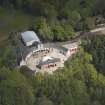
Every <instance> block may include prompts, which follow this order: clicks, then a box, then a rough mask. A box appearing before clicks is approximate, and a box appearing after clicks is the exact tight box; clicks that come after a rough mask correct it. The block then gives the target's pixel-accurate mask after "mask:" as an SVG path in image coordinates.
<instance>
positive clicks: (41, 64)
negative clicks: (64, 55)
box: [39, 58, 60, 66]
mask: <svg viewBox="0 0 105 105" xmlns="http://www.w3.org/2000/svg"><path fill="white" fill-rule="evenodd" d="M56 62H60V59H59V58H53V59H48V60H46V61H41V62H40V63H39V66H43V65H48V64H51V63H56Z"/></svg>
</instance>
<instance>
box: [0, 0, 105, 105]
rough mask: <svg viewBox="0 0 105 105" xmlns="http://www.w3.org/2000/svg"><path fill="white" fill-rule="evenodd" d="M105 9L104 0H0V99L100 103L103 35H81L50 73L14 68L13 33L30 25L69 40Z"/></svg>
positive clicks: (104, 82)
mask: <svg viewBox="0 0 105 105" xmlns="http://www.w3.org/2000/svg"><path fill="white" fill-rule="evenodd" d="M104 10H105V1H104V0H76V1H75V0H0V45H4V46H3V47H2V48H1V47H0V105H105V70H104V69H105V46H104V45H105V37H104V36H100V37H96V36H95V37H90V38H87V39H85V40H84V41H83V44H82V45H83V47H84V49H83V48H81V49H80V51H79V52H78V53H77V54H76V55H74V56H73V57H72V58H70V59H69V60H68V61H67V62H66V63H65V68H63V69H59V70H58V71H56V72H55V73H54V74H53V75H48V74H47V73H46V74H36V75H35V76H32V75H30V74H31V73H28V68H26V67H23V68H21V69H17V68H16V66H17V65H16V63H17V60H16V56H17V55H16V51H17V50H18V40H17V36H16V34H14V33H15V32H17V31H24V30H26V29H30V30H35V32H37V34H38V35H39V37H41V38H42V39H43V40H44V41H64V40H70V39H72V38H74V37H75V36H76V34H75V32H76V31H85V30H90V29H93V28H95V26H96V24H97V23H103V21H102V19H103V18H104V17H105V12H104ZM97 17H98V19H97ZM100 18H101V19H100ZM97 20H98V22H97ZM100 20H101V21H100ZM103 20H104V19H103ZM8 35H9V37H8ZM8 39H9V41H7V40H8ZM10 39H11V41H10ZM4 40H5V42H6V43H5V42H4ZM4 43H5V44H4ZM11 43H12V44H11ZM13 45H14V46H15V47H14V46H13Z"/></svg>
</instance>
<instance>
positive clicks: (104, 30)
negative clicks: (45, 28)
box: [44, 26, 105, 47]
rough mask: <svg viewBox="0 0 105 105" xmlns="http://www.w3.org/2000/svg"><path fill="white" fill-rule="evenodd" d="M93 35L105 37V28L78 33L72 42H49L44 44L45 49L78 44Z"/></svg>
mask: <svg viewBox="0 0 105 105" xmlns="http://www.w3.org/2000/svg"><path fill="white" fill-rule="evenodd" d="M93 35H105V26H103V27H98V28H96V29H93V30H90V31H88V32H80V33H78V35H77V37H75V38H74V39H72V40H70V41H65V42H48V43H46V44H44V46H45V47H57V46H59V45H65V44H70V43H73V42H77V41H79V40H80V39H82V38H85V37H86V36H93Z"/></svg>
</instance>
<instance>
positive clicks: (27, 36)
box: [21, 31, 40, 46]
mask: <svg viewBox="0 0 105 105" xmlns="http://www.w3.org/2000/svg"><path fill="white" fill-rule="evenodd" d="M21 37H22V40H23V42H24V43H25V45H26V46H32V45H33V44H38V43H40V39H39V38H38V36H37V34H36V33H35V32H34V31H25V32H22V33H21Z"/></svg>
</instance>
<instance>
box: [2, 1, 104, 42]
mask: <svg viewBox="0 0 105 105" xmlns="http://www.w3.org/2000/svg"><path fill="white" fill-rule="evenodd" d="M0 6H1V7H0V36H1V38H2V39H1V38H0V39H1V41H2V40H4V39H6V38H7V36H8V32H11V31H21V30H22V31H23V30H26V29H33V30H35V31H36V32H37V33H38V35H39V36H41V37H42V39H44V40H45V41H49V40H50V41H56V40H60V41H64V40H70V39H72V38H73V37H75V36H76V34H75V32H76V31H81V30H82V31H84V30H89V29H93V28H94V27H95V25H96V23H97V22H96V21H97V17H99V18H100V17H102V18H103V17H104V14H105V13H104V9H105V8H104V7H105V6H104V0H77V1H76V2H75V1H74V0H52V1H51V0H14V1H12V0H1V1H0ZM62 7H63V8H62ZM99 20H100V19H99ZM99 22H100V21H98V23H99ZM4 36H5V37H4Z"/></svg>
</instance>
